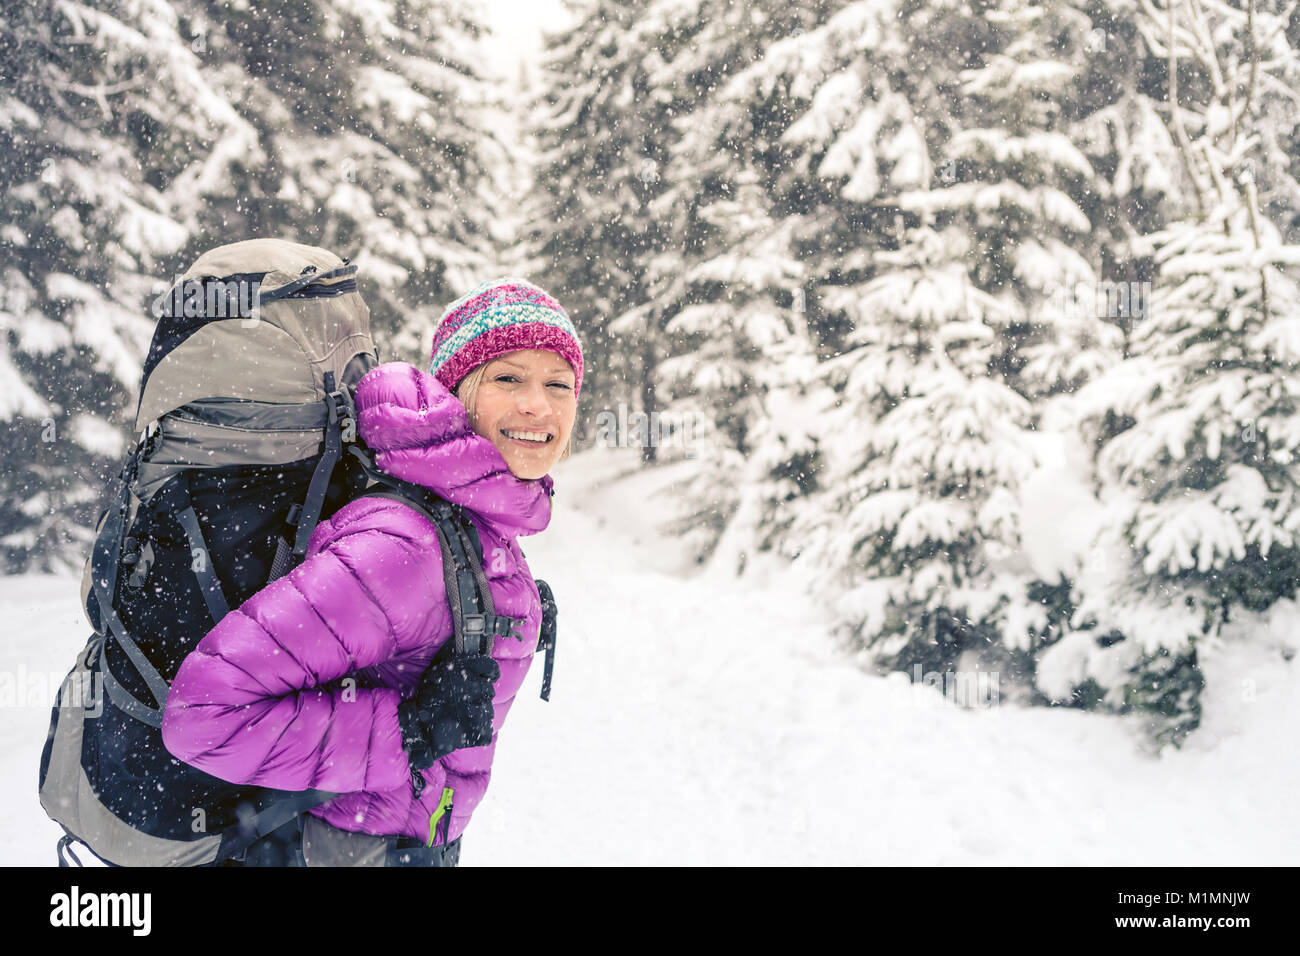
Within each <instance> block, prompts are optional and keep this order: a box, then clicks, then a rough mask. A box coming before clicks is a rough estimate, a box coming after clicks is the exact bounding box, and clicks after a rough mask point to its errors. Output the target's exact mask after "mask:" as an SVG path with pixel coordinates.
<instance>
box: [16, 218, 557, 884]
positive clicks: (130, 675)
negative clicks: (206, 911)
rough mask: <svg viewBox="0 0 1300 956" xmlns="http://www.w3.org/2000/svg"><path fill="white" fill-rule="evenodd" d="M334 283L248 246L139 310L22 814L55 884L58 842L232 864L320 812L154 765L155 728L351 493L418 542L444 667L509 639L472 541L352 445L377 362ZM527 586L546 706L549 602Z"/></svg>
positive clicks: (277, 246) (308, 266)
mask: <svg viewBox="0 0 1300 956" xmlns="http://www.w3.org/2000/svg"><path fill="white" fill-rule="evenodd" d="M356 271H357V270H356V266H354V265H349V264H348V263H347V262H346V261H345V260H342V259H340V258H338V257H337V256H335V255H333V254H332V253H329V252H327V251H325V250H323V249H319V248H315V247H312V246H306V245H301V244H298V243H294V242H289V241H286V240H279V239H254V240H249V241H246V242H237V243H233V244H230V245H226V246H221V247H219V248H217V249H213V250H211V251H209V252H208V253H205V254H204V255H203V256H200V257H199V259H198V260H197V261H196V262H195V263H194V265H193V266H192V267H191V268H190V269H189V270H188V271H187V272H186V274H185V275H184V276H182V277H181V279H180V280H179V281H178V282H177V283H176V285H175V286H174V287H173V288H172V289H171V290H170V291H169V292H168V293H166V294H165V295H164V296H163V297H161V299H160V302H159V303H156V309H155V311H156V312H158V313H160V315H159V322H158V326H157V328H156V329H155V332H154V336H153V341H152V343H151V345H150V348H149V352H148V355H147V356H146V359H145V362H144V369H143V375H142V379H141V386H140V396H139V402H138V405H137V408H136V421H135V425H136V429H135V431H136V434H137V435H138V436H139V437H138V439H137V440H136V441H135V442H134V443H133V444H132V447H131V448H130V449H129V450H128V452H127V454H126V456H125V459H124V461H123V465H122V468H121V471H120V473H119V475H118V483H117V489H116V494H115V495H114V497H113V499H112V502H111V504H110V505H109V507H108V508H107V509H106V511H105V512H104V514H103V516H102V517H101V518H100V520H99V523H98V525H97V528H96V537H95V543H94V545H93V548H92V551H91V554H90V557H89V559H88V561H87V563H86V569H85V573H84V575H83V579H82V600H83V605H84V607H85V610H86V616H87V618H88V620H89V622H90V624H91V626H92V628H93V629H94V633H93V634H92V635H91V637H90V639H89V640H88V642H87V644H86V646H85V648H84V649H83V650H82V652H81V653H80V654H78V656H77V660H76V663H75V664H74V665H73V667H72V669H71V670H70V671H69V673H68V676H67V677H66V678H65V680H64V682H63V685H62V687H61V689H60V692H59V696H58V698H57V700H56V702H55V705H54V708H53V710H52V713H51V716H50V725H49V731H48V734H47V737H46V742H45V747H44V750H43V751H42V754H41V766H40V783H39V787H40V800H41V805H42V807H43V808H44V809H45V811H46V813H47V814H48V815H49V816H50V817H51V819H53V820H55V821H56V822H58V823H59V824H60V825H61V826H62V828H63V830H64V832H65V835H64V836H63V837H62V838H60V840H59V845H58V851H57V855H58V859H59V865H60V866H66V865H68V862H67V861H66V860H65V858H64V851H65V850H67V852H68V856H69V857H71V859H72V861H73V862H76V863H78V864H79V863H80V861H79V860H78V859H77V858H76V856H75V855H73V854H72V853H71V850H70V849H69V844H70V843H71V842H72V841H73V840H77V841H80V842H81V843H83V844H85V845H86V846H87V847H89V849H90V850H91V852H92V853H94V854H95V855H96V856H97V857H99V858H100V859H101V860H103V861H104V862H105V863H108V864H110V865H119V866H169V865H170V866H194V865H211V864H216V863H221V862H223V861H227V860H237V859H239V858H240V857H241V855H242V854H243V852H244V850H245V849H246V848H247V847H248V846H249V844H251V843H253V842H254V841H256V840H258V839H260V838H261V837H263V836H265V835H266V834H268V833H271V832H272V831H274V830H276V829H278V828H279V827H281V826H283V825H284V824H286V823H289V822H291V821H293V820H295V819H296V818H297V817H298V816H299V815H301V814H302V813H305V812H306V811H307V810H308V809H310V808H311V807H314V806H317V805H319V804H321V803H324V802H325V801H327V800H330V799H332V798H333V797H335V796H337V794H333V793H328V792H325V791H304V792H286V791H278V790H272V789H269V788H263V787H253V786H244V785H237V784H232V783H230V782H228V781H225V780H221V779H219V778H217V777H213V776H211V775H209V774H207V773H204V772H203V771H201V770H199V769H198V768H196V767H192V766H190V765H188V764H185V763H183V762H182V761H179V760H177V759H176V758H174V757H172V756H171V754H169V753H168V752H167V750H166V748H165V747H164V746H163V743H162V735H161V731H160V728H161V725H162V708H163V706H164V704H165V702H166V699H167V692H168V688H169V681H170V680H171V679H173V678H174V677H175V674H176V671H177V670H178V669H179V667H180V664H181V662H182V661H183V660H184V658H185V656H186V655H187V654H188V653H189V652H190V651H191V650H193V648H194V646H195V645H196V644H197V643H198V642H199V640H201V639H202V638H203V636H204V635H205V634H206V633H207V632H208V631H209V630H210V629H211V628H212V627H213V626H214V625H215V623H216V622H218V621H220V620H221V618H222V617H224V616H225V614H226V613H228V611H229V609H230V608H232V607H238V606H239V605H240V604H242V603H243V601H244V600H246V599H247V598H248V597H250V596H251V595H252V594H253V593H255V592H256V591H258V590H260V589H261V588H262V587H263V586H265V584H267V583H268V582H270V581H273V580H275V579H276V578H278V577H280V576H281V575H283V574H285V573H287V572H288V571H290V570H292V568H294V567H295V566H297V564H299V563H300V562H301V561H302V559H303V557H304V555H305V552H306V549H307V543H308V540H309V538H310V536H311V532H312V530H313V529H314V528H315V526H316V524H317V523H318V522H319V521H320V520H321V519H322V518H324V517H328V516H329V515H330V514H332V513H333V512H334V511H336V510H337V509H338V508H339V507H341V506H342V505H343V504H345V503H347V501H349V500H352V499H353V498H355V497H357V496H358V495H361V494H369V493H379V494H384V495H387V496H397V497H400V498H401V499H402V500H404V501H406V503H408V504H410V505H411V506H412V507H416V508H418V509H419V510H421V511H422V512H423V513H425V514H426V515H427V516H428V517H430V520H432V521H433V522H434V524H435V526H436V527H437V528H438V537H439V542H440V545H441V547H442V551H443V560H444V569H446V572H447V575H448V591H447V593H448V596H449V600H450V603H451V604H452V609H453V620H454V621H455V624H456V640H455V650H456V651H457V652H460V653H476V652H477V653H490V651H491V642H492V640H493V639H494V638H495V637H496V636H499V635H502V634H510V633H512V628H513V626H514V624H515V623H516V622H514V621H513V620H512V619H510V618H505V617H498V616H497V615H496V614H495V612H494V609H493V605H492V598H491V595H490V593H489V592H488V589H487V582H486V577H485V576H484V575H483V572H482V553H481V546H480V544H479V542H478V540H477V534H476V532H475V529H474V527H473V525H472V524H471V523H470V522H469V521H468V519H467V518H466V517H465V516H464V514H463V513H462V512H461V511H460V510H459V509H458V508H456V507H455V506H454V505H452V504H451V503H449V502H446V501H443V500H442V499H440V498H438V497H437V496H436V495H433V494H432V493H431V492H429V491H428V489H424V488H421V487H419V486H415V485H408V484H407V483H404V482H401V481H398V480H396V479H393V478H391V477H390V476H387V475H384V474H383V473H382V472H379V471H378V470H377V469H376V468H375V467H374V465H373V460H372V458H371V456H370V454H369V451H368V450H367V449H365V448H364V446H363V445H362V444H361V443H360V442H359V441H358V440H357V435H356V413H355V406H354V404H353V400H352V390H353V388H354V387H355V385H356V383H357V382H358V381H359V380H360V379H361V377H362V376H363V375H364V374H365V372H366V371H368V370H369V369H370V368H372V367H373V366H374V365H375V364H377V361H378V360H377V355H376V350H375V347H374V344H373V342H372V341H371V338H370V332H369V310H368V309H367V307H366V305H365V303H364V302H363V301H362V299H361V297H360V294H359V293H358V291H357V284H356ZM537 584H538V590H539V592H540V593H542V595H543V608H544V613H543V619H544V626H543V628H542V634H541V638H540V640H539V645H538V649H539V650H542V649H544V650H546V673H545V677H544V683H543V693H542V696H543V697H544V698H547V699H549V690H550V676H551V669H552V663H553V653H554V617H555V615H554V601H553V597H552V596H551V594H550V589H549V587H546V584H545V582H543V581H539V582H537ZM453 595H454V597H453ZM516 636H517V635H516Z"/></svg>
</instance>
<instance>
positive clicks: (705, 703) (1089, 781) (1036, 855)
mask: <svg viewBox="0 0 1300 956" xmlns="http://www.w3.org/2000/svg"><path fill="white" fill-rule="evenodd" d="M634 456H635V452H634V451H620V450H598V451H592V452H588V453H584V454H583V455H580V456H577V457H575V458H574V459H573V460H572V461H570V462H566V463H565V465H563V466H561V467H560V468H559V469H557V471H556V491H557V497H556V501H557V510H556V514H555V517H554V520H553V522H552V524H551V527H550V528H549V529H548V530H547V531H546V532H545V533H544V534H543V535H541V536H539V537H535V538H529V539H524V540H523V541H522V544H523V545H524V550H525V552H526V553H527V555H528V559H529V562H530V564H531V565H532V567H533V570H534V572H535V573H536V574H537V575H538V576H539V577H544V578H546V579H547V580H548V581H550V583H551V585H552V586H553V587H554V589H555V593H556V596H557V600H558V603H559V608H560V614H559V642H558V650H557V657H556V672H555V683H554V688H553V693H552V699H551V701H550V702H549V703H544V702H542V701H541V700H539V699H538V698H537V691H538V688H539V687H540V681H541V667H540V662H539V663H538V665H537V666H535V667H534V668H533V671H532V673H530V675H529V678H528V681H527V682H526V684H525V686H524V690H523V692H522V693H521V699H520V700H519V701H518V702H517V704H516V705H515V708H514V710H513V711H512V712H511V714H510V717H509V719H508V721H507V723H506V727H505V730H504V731H503V733H502V737H501V742H500V744H499V746H498V751H497V764H496V770H495V773H494V779H493V784H492V788H491V789H490V790H489V792H488V796H487V798H486V799H485V801H484V802H483V804H482V806H481V807H480V809H479V811H478V813H477V814H476V816H475V819H474V821H473V823H472V824H471V826H470V829H469V830H468V831H467V833H466V835H465V841H464V846H463V853H462V863H463V864H464V865H495V864H638V863H639V864H675V863H680V864H902V865H910V864H1013V865H1020V864H1084V865H1097V864H1116V865H1242V864H1244V865H1260V864H1274V865H1276V864H1294V863H1295V862H1296V861H1297V860H1298V859H1300V822H1297V819H1296V816H1295V813H1294V803H1295V797H1294V795H1295V793H1296V792H1298V791H1300V766H1298V765H1297V760H1296V754H1297V748H1296V745H1295V742H1294V737H1293V736H1292V735H1293V733H1294V729H1295V728H1296V727H1300V695H1297V694H1296V692H1295V691H1296V682H1297V678H1298V677H1300V672H1297V670H1296V669H1295V667H1293V666H1292V665H1290V664H1286V663H1284V662H1283V661H1282V660H1281V658H1280V657H1279V656H1277V655H1276V654H1274V653H1272V652H1268V651H1264V650H1258V651H1251V650H1250V649H1249V648H1246V647H1231V646H1229V647H1227V648H1225V649H1223V650H1222V651H1220V652H1219V653H1218V654H1217V655H1216V656H1214V657H1213V658H1211V659H1210V660H1207V661H1205V662H1204V667H1205V670H1206V671H1207V675H1208V679H1209V681H1210V684H1209V689H1208V690H1207V698H1206V711H1207V719H1206V722H1205V724H1204V726H1203V728H1202V729H1201V730H1200V731H1198V732H1197V733H1196V734H1195V735H1193V737H1192V739H1191V740H1190V742H1189V743H1188V744H1187V745H1186V746H1185V747H1184V749H1183V750H1182V751H1180V752H1173V751H1166V752H1165V753H1164V754H1163V755H1162V756H1160V757H1153V756H1149V755H1147V754H1144V753H1143V751H1142V749H1141V748H1140V747H1139V746H1138V744H1137V742H1136V734H1135V733H1134V728H1133V727H1132V726H1130V725H1129V724H1128V723H1127V722H1126V721H1124V720H1122V719H1117V718H1113V717H1106V716H1099V715H1093V714H1084V713H1080V712H1077V711H1067V710H1048V709H1043V708H1038V709H1019V708H1017V707H1014V706H1012V705H1010V704H1003V705H1002V706H998V707H991V708H987V709H974V710H972V709H959V708H957V707H955V706H953V705H951V704H949V703H947V702H946V701H944V699H943V698H942V697H941V696H940V695H939V694H938V693H936V692H935V691H933V690H928V689H925V688H912V687H911V686H910V685H907V684H906V681H905V679H904V678H901V677H899V676H898V675H895V676H894V677H892V678H886V677H880V676H874V675H870V674H866V673H863V672H862V671H861V670H860V669H859V668H858V667H856V666H855V665H854V664H853V663H851V662H850V661H848V660H847V659H845V658H844V657H843V656H842V655H840V654H839V653H838V652H836V651H835V650H834V649H833V648H832V647H831V645H830V642H829V640H828V639H827V637H826V632H827V628H826V625H825V621H824V618H823V617H822V616H821V615H822V612H821V611H820V609H819V608H817V607H814V606H810V604H809V603H808V601H807V599H806V598H805V597H804V596H803V593H802V588H801V587H800V586H799V583H798V582H797V581H795V580H792V579H791V577H790V575H789V574H787V573H784V572H783V571H782V569H781V568H780V567H779V566H773V565H766V566H765V565H762V564H759V565H757V567H755V566H754V565H753V563H752V562H751V572H750V573H747V575H746V577H745V578H744V579H743V580H740V581H737V580H735V579H734V578H729V577H727V576H726V575H724V574H723V573H722V572H721V571H716V570H710V569H705V570H704V571H695V572H692V571H691V570H689V567H690V565H689V561H687V560H686V559H685V557H684V556H683V555H682V554H680V552H679V550H678V549H677V547H676V545H674V544H673V543H672V542H671V541H666V540H664V538H663V537H662V536H661V535H659V534H658V533H657V531H656V521H657V519H658V518H661V517H662V516H663V515H664V513H665V512H666V511H668V510H670V507H671V506H670V503H669V502H667V501H666V500H664V498H663V497H662V496H660V497H656V494H657V493H658V492H659V491H660V489H662V488H663V487H665V486H666V484H667V483H668V482H669V481H670V480H671V479H673V478H674V477H677V476H680V473H681V469H683V468H689V467H690V465H689V464H688V463H681V464H676V465H668V466H662V467H660V468H657V469H654V470H652V471H650V472H649V473H638V472H637V471H636V468H635V458H634ZM0 606H2V607H3V620H4V636H3V640H0V681H8V682H9V683H8V686H7V687H4V686H0V702H3V705H4V708H5V711H6V713H5V720H4V722H3V724H2V725H0V780H2V781H3V784H0V786H3V787H4V790H3V808H4V810H5V812H4V813H3V814H0V862H3V863H5V864H39V865H52V864H53V863H54V849H53V848H54V843H55V840H56V839H57V837H58V835H59V832H60V831H59V830H58V828H57V826H56V825H55V824H53V823H52V822H50V821H49V820H48V819H47V818H46V817H45V815H44V813H43V812H42V810H41V808H40V804H39V803H38V801H37V797H36V775H37V766H38V762H39V757H40V750H41V746H42V744H43V742H44V736H45V728H46V725H47V722H48V718H49V704H50V701H51V700H52V693H53V688H54V687H57V684H58V682H59V681H60V680H61V679H62V677H63V675H64V673H65V672H66V670H67V668H68V667H69V666H70V664H71V659H72V657H73V655H74V653H75V651H76V650H77V649H78V648H80V647H81V646H82V644H83V642H84V637H85V631H86V628H85V625H84V623H83V621H82V619H81V615H80V611H79V609H78V606H77V582H76V581H75V580H73V579H70V578H56V577H40V576H23V577H11V578H5V579H0ZM42 686H44V687H46V688H48V689H47V690H44V691H42V690H41V689H40V688H41V687H42ZM1243 688H1248V690H1244V689H1243Z"/></svg>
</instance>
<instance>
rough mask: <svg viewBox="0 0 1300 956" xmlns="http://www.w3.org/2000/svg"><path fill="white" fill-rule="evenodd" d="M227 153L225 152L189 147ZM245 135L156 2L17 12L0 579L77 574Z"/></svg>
mask: <svg viewBox="0 0 1300 956" xmlns="http://www.w3.org/2000/svg"><path fill="white" fill-rule="evenodd" d="M212 143H222V144H224V148H223V149H221V150H210V149H201V150H196V149H195V148H194V144H212ZM255 151H256V140H255V137H254V136H253V133H252V130H251V129H249V128H248V127H247V125H246V124H244V123H243V121H242V120H241V119H240V118H239V116H238V114H236V112H235V111H234V110H233V109H231V108H230V107H229V105H228V104H227V103H226V102H225V100H224V99H223V98H222V97H221V96H219V95H217V94H216V92H215V91H214V90H213V88H212V86H211V85H210V84H209V82H208V80H207V77H206V76H205V75H204V74H203V72H202V70H201V69H200V64H199V62H198V60H197V58H196V57H195V55H194V53H193V51H192V50H191V49H190V42H189V40H188V38H187V37H185V36H184V35H182V33H181V32H180V30H179V24H178V20H177V16H176V12H175V10H174V9H173V8H172V6H171V5H170V4H168V3H165V2H163V0H141V2H138V3H132V4H118V3H103V2H83V3H78V2H66V3H59V4H29V3H20V4H10V5H9V6H8V8H7V9H6V13H5V17H4V23H3V26H0V180H3V182H4V183H5V190H4V194H3V198H0V203H3V215H0V221H3V226H2V227H0V249H2V250H3V253H4V264H3V266H0V328H2V329H3V337H0V392H3V396H4V397H3V398H0V420H3V421H4V422H5V423H6V425H7V431H8V435H9V440H8V441H6V442H5V444H4V449H3V452H0V488H2V493H0V568H3V569H4V570H5V571H18V570H24V569H36V570H51V569H58V568H65V567H70V566H72V565H74V564H75V563H76V562H77V561H79V560H80V559H83V558H84V544H85V542H86V540H87V539H88V537H89V533H90V532H89V528H90V526H92V525H93V524H94V521H95V517H96V515H97V506H98V505H99V503H100V501H101V498H102V497H103V485H104V479H105V477H106V476H107V475H108V474H110V473H111V470H112V464H111V463H112V461H113V460H115V459H117V458H119V457H120V455H121V453H122V450H123V448H124V443H123V439H124V435H125V431H124V429H123V427H122V426H123V425H124V424H125V423H126V421H127V420H128V419H129V414H128V409H127V406H128V405H129V397H130V395H131V394H132V393H133V391H134V389H135V388H136V387H137V386H138V384H139V381H138V380H139V375H140V362H141V361H142V359H143V357H144V354H145V351H146V350H147V348H148V344H149V337H150V334H151V333H152V329H153V321H152V319H151V318H150V316H149V314H148V306H149V302H150V298H151V296H150V293H151V290H152V288H153V283H154V280H155V279H156V278H157V276H158V274H159V269H160V267H159V265H158V263H160V262H162V261H164V260H166V259H167V258H168V257H171V256H173V255H174V254H175V253H176V252H177V250H178V249H180V248H181V247H182V246H184V245H185V243H186V242H187V241H188V240H189V238H190V237H191V235H192V234H193V232H194V230H195V228H196V225H197V218H198V208H197V205H196V200H197V190H198V189H200V188H203V187H205V186H216V185H219V184H221V183H225V182H228V181H229V179H228V176H229V167H230V165H231V164H232V163H233V162H234V161H235V156H236V155H237V154H240V153H250V154H251V153H255Z"/></svg>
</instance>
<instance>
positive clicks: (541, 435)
mask: <svg viewBox="0 0 1300 956" xmlns="http://www.w3.org/2000/svg"><path fill="white" fill-rule="evenodd" d="M501 434H503V435H505V436H506V437H507V438H516V439H518V440H519V441H531V442H536V443H537V444H539V445H545V444H546V443H547V442H548V441H550V440H551V436H550V433H548V432H516V431H511V430H510V429H508V428H503V429H501Z"/></svg>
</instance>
